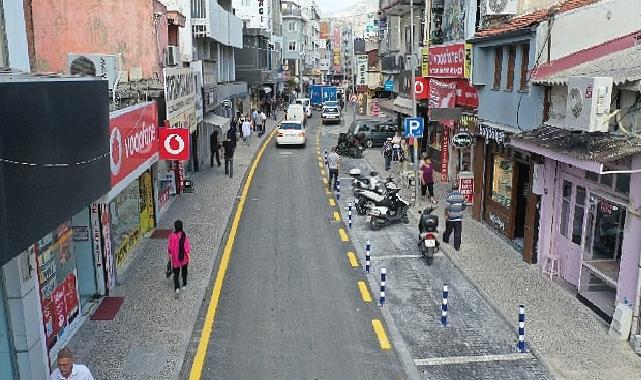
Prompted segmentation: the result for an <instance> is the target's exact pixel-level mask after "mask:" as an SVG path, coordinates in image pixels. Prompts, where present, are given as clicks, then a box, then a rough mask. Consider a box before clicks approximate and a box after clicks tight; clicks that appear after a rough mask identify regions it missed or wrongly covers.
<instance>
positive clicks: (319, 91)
mask: <svg viewBox="0 0 641 380" xmlns="http://www.w3.org/2000/svg"><path fill="white" fill-rule="evenodd" d="M323 87H324V86H321V85H319V84H315V85H312V86H311V87H310V89H309V93H310V99H311V103H312V108H316V109H320V108H321V107H322V106H323Z"/></svg>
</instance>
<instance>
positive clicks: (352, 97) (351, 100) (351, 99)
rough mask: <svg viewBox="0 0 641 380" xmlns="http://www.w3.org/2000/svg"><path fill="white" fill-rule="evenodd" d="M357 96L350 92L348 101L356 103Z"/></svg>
mask: <svg viewBox="0 0 641 380" xmlns="http://www.w3.org/2000/svg"><path fill="white" fill-rule="evenodd" d="M357 100H358V98H357V97H356V94H352V96H350V97H349V101H350V102H352V103H356V101H357Z"/></svg>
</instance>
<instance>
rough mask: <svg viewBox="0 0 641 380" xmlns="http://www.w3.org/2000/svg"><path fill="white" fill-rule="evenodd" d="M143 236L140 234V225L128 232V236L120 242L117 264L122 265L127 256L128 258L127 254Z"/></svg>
mask: <svg viewBox="0 0 641 380" xmlns="http://www.w3.org/2000/svg"><path fill="white" fill-rule="evenodd" d="M141 238H142V235H141V234H140V226H138V228H136V229H135V230H133V231H131V233H130V234H128V235H127V237H125V239H124V241H123V242H122V243H121V244H120V247H118V251H116V265H117V266H120V265H122V263H124V262H125V258H127V255H128V254H129V253H130V252H131V251H132V250H133V249H134V247H135V246H136V244H138V242H139V241H140V239H141Z"/></svg>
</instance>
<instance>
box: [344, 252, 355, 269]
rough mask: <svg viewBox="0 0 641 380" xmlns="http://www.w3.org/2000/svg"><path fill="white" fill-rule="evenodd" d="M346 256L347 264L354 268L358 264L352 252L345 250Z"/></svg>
mask: <svg viewBox="0 0 641 380" xmlns="http://www.w3.org/2000/svg"><path fill="white" fill-rule="evenodd" d="M347 258H348V259H349V265H351V266H352V268H356V267H357V266H358V260H356V255H355V254H354V252H347Z"/></svg>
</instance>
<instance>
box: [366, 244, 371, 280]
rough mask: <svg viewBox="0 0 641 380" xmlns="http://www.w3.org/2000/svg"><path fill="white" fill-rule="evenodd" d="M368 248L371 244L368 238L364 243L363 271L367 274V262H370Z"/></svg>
mask: <svg viewBox="0 0 641 380" xmlns="http://www.w3.org/2000/svg"><path fill="white" fill-rule="evenodd" d="M370 248H371V246H370V244H369V240H368V241H367V243H366V244H365V273H368V274H369V263H370V255H369V254H370Z"/></svg>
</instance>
